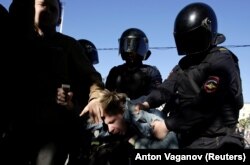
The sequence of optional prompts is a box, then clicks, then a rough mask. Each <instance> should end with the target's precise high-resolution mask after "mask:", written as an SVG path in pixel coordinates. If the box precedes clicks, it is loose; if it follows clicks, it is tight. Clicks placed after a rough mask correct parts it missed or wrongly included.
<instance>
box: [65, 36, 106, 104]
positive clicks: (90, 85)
mask: <svg viewBox="0 0 250 165" xmlns="http://www.w3.org/2000/svg"><path fill="white" fill-rule="evenodd" d="M70 52H71V54H70V56H69V65H70V66H69V68H70V77H71V80H72V82H71V83H72V84H74V89H73V92H74V97H75V98H76V99H77V100H78V102H79V103H80V105H81V106H82V107H84V106H85V105H86V104H87V102H88V100H89V99H92V98H94V97H98V91H100V90H103V89H104V84H103V82H102V76H101V74H100V73H99V72H98V71H96V69H95V68H94V66H93V65H92V64H91V62H90V61H89V60H88V57H87V55H86V54H85V52H84V50H83V49H82V47H81V45H80V44H79V43H78V42H77V41H75V42H74V44H73V45H72V48H71V50H70Z"/></svg>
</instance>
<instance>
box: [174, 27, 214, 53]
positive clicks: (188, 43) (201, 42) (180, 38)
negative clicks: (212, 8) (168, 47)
mask: <svg viewBox="0 0 250 165" xmlns="http://www.w3.org/2000/svg"><path fill="white" fill-rule="evenodd" d="M174 37H175V43H176V47H177V51H178V54H179V55H187V54H196V53H200V52H203V51H205V50H207V49H208V48H209V46H210V44H211V41H212V35H211V33H210V32H209V31H208V30H206V29H205V28H203V27H199V28H197V29H194V30H192V31H189V32H187V33H174Z"/></svg>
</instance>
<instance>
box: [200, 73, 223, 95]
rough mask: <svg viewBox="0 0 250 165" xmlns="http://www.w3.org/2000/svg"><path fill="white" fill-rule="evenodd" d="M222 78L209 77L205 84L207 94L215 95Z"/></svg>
mask: <svg viewBox="0 0 250 165" xmlns="http://www.w3.org/2000/svg"><path fill="white" fill-rule="evenodd" d="M219 82H220V78H219V77H217V76H209V77H208V79H207V81H206V82H205V84H204V90H205V91H206V92H207V93H214V92H215V91H216V90H217V88H218V86H219Z"/></svg>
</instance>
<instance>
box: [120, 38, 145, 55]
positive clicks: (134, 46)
mask: <svg viewBox="0 0 250 165" xmlns="http://www.w3.org/2000/svg"><path fill="white" fill-rule="evenodd" d="M119 42H120V47H119V53H120V54H121V53H131V52H135V53H137V54H139V55H140V56H142V57H145V55H146V54H147V51H148V42H147V41H146V38H138V37H134V36H128V37H126V38H122V39H121V40H120V41H119Z"/></svg>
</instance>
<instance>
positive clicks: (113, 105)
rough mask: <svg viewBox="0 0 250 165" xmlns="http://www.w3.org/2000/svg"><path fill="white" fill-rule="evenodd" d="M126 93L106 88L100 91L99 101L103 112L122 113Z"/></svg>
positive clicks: (110, 113) (108, 113) (109, 113)
mask: <svg viewBox="0 0 250 165" xmlns="http://www.w3.org/2000/svg"><path fill="white" fill-rule="evenodd" d="M126 98H127V95H126V94H125V93H118V92H115V91H114V92H111V91H109V90H107V89H105V90H103V91H102V92H101V99H100V102H101V103H102V106H103V107H104V114H107V115H117V114H123V112H124V110H125V102H126Z"/></svg>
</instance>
